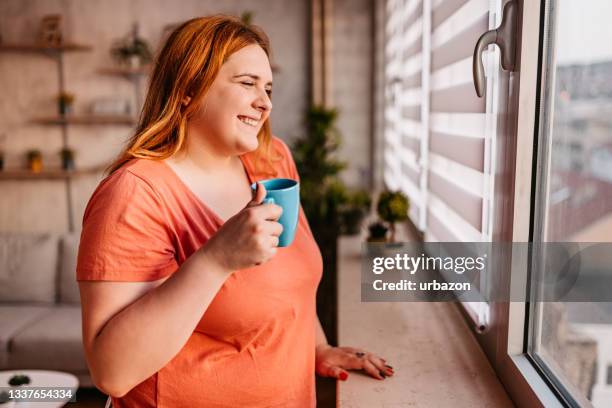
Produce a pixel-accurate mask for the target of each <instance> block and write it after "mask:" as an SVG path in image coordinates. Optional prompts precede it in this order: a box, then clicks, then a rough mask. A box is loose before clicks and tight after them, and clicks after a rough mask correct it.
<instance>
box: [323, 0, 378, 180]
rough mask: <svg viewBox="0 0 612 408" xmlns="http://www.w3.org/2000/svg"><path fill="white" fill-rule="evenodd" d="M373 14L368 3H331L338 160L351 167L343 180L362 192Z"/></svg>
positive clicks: (368, 136)
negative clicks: (347, 163) (340, 144)
mask: <svg viewBox="0 0 612 408" xmlns="http://www.w3.org/2000/svg"><path fill="white" fill-rule="evenodd" d="M372 13H373V6H372V1H371V0H333V22H332V30H331V31H332V36H333V38H332V44H331V53H332V61H331V69H332V74H331V77H332V80H331V87H332V98H331V105H332V106H334V107H336V108H337V109H338V110H339V112H340V115H339V118H338V124H337V125H338V130H339V131H340V133H341V134H342V140H343V144H342V146H341V149H340V154H339V157H340V158H341V159H342V160H344V161H346V162H349V163H350V166H349V167H348V168H347V169H346V171H344V172H343V174H342V178H343V179H344V180H345V181H346V182H347V184H349V185H351V186H359V187H364V188H365V187H368V184H369V180H370V167H371V166H370V160H371V159H370V150H371V147H370V143H371V142H370V140H371V135H372V128H371V124H372V117H371V108H372V60H373V58H372V52H373V38H372V37H373V30H372V20H373V19H372Z"/></svg>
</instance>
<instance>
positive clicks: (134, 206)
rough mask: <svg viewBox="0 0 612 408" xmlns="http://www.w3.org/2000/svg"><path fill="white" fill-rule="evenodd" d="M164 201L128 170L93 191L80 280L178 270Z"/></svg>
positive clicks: (150, 276)
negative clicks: (164, 209)
mask: <svg viewBox="0 0 612 408" xmlns="http://www.w3.org/2000/svg"><path fill="white" fill-rule="evenodd" d="M170 231H171V230H170V226H169V224H168V222H167V221H166V216H165V212H164V211H163V206H162V202H161V199H160V198H159V196H158V194H157V193H156V191H155V190H154V189H153V187H152V186H150V185H149V183H148V182H147V181H145V180H143V179H141V178H140V177H138V176H137V175H135V174H133V173H131V172H130V171H127V170H125V169H120V170H118V172H117V173H114V174H112V175H111V176H109V178H107V179H106V180H104V181H103V182H102V183H101V184H100V185H99V186H98V188H97V189H96V191H95V192H94V194H93V195H92V197H91V199H90V200H89V203H88V205H87V208H86V210H85V215H84V217H83V229H82V232H81V241H80V244H79V254H78V261H77V280H79V281H82V280H103V281H120V282H139V281H153V280H157V279H161V278H163V277H165V276H167V275H168V274H170V273H172V272H173V271H175V270H176V269H178V264H177V262H176V258H175V249H174V245H173V243H172V242H173V240H172V234H171V232H170Z"/></svg>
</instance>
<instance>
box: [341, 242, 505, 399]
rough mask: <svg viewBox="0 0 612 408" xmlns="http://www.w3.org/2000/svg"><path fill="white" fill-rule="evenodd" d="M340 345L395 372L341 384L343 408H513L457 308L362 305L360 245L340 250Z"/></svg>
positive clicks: (353, 376) (343, 244)
mask: <svg viewBox="0 0 612 408" xmlns="http://www.w3.org/2000/svg"><path fill="white" fill-rule="evenodd" d="M338 251H339V253H338V260H339V265H338V340H339V344H340V345H343V346H353V347H359V348H363V349H365V350H368V351H371V352H374V353H376V354H378V355H380V356H383V357H384V358H385V359H386V360H387V362H388V364H390V365H392V366H393V368H394V371H395V375H394V376H393V377H390V378H387V379H385V380H384V381H380V380H376V379H374V378H371V377H368V376H366V375H364V374H361V373H358V372H351V373H350V375H349V378H348V380H347V381H346V382H342V381H338V389H337V398H338V404H337V406H338V407H350V408H358V407H364V408H376V407H381V408H382V407H385V408H404V407H456V408H459V407H496V408H498V407H513V406H514V405H513V404H512V402H511V400H510V398H509V397H508V395H507V394H506V392H505V390H504V388H503V387H502V385H501V383H500V382H499V380H498V378H497V377H496V375H495V373H494V371H493V369H492V368H491V366H490V365H489V362H488V360H487V359H486V357H485V355H484V353H483V352H482V350H481V349H480V347H479V345H478V343H477V342H476V339H475V338H474V337H473V335H472V333H471V332H470V329H469V328H468V326H467V324H466V323H465V321H464V319H463V316H462V315H461V314H460V312H459V310H458V309H457V306H456V305H455V304H453V303H433V302H418V303H417V302H411V303H400V302H397V303H393V302H389V303H361V299H360V298H361V291H360V284H361V263H360V262H361V259H360V254H361V238H360V237H342V238H341V239H340V241H339V247H338Z"/></svg>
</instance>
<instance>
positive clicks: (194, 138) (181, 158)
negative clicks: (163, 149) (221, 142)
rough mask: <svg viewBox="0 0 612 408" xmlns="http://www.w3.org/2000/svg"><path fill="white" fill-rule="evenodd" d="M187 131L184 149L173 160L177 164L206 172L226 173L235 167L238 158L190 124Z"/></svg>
mask: <svg viewBox="0 0 612 408" xmlns="http://www.w3.org/2000/svg"><path fill="white" fill-rule="evenodd" d="M186 131H187V134H186V135H185V144H184V145H183V148H182V149H181V151H180V152H178V153H177V154H176V155H175V156H174V157H173V158H172V159H173V160H174V161H175V162H177V163H180V164H182V165H187V166H189V167H193V168H197V169H198V170H201V171H205V172H216V171H224V170H227V169H230V168H232V167H233V166H235V164H236V159H237V158H238V157H237V156H235V155H232V154H230V153H229V152H227V151H224V149H223V148H222V147H221V146H218V145H217V144H215V143H214V142H213V141H212V140H211V139H212V138H210V137H207V136H206V135H203V134H201V133H200V132H198V130H197V129H196V128H195V127H193V126H191V125H190V124H188V125H187V129H186Z"/></svg>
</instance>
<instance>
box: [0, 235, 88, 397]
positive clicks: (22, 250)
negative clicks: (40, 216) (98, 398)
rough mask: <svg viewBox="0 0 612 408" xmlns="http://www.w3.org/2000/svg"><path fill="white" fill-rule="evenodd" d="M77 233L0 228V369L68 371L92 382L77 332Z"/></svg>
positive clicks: (79, 327)
mask: <svg viewBox="0 0 612 408" xmlns="http://www.w3.org/2000/svg"><path fill="white" fill-rule="evenodd" d="M78 244H79V235H78V234H49V233H47V234H34V233H30V234H27V233H0V370H9V369H44V370H58V371H64V372H69V373H72V374H74V375H76V376H77V377H78V378H79V382H80V385H81V387H93V383H92V381H91V378H90V376H89V372H88V369H87V364H86V361H85V353H84V351H83V345H82V334H81V307H80V296H79V288H78V284H77V282H76V272H75V271H76V257H77V251H78Z"/></svg>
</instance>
